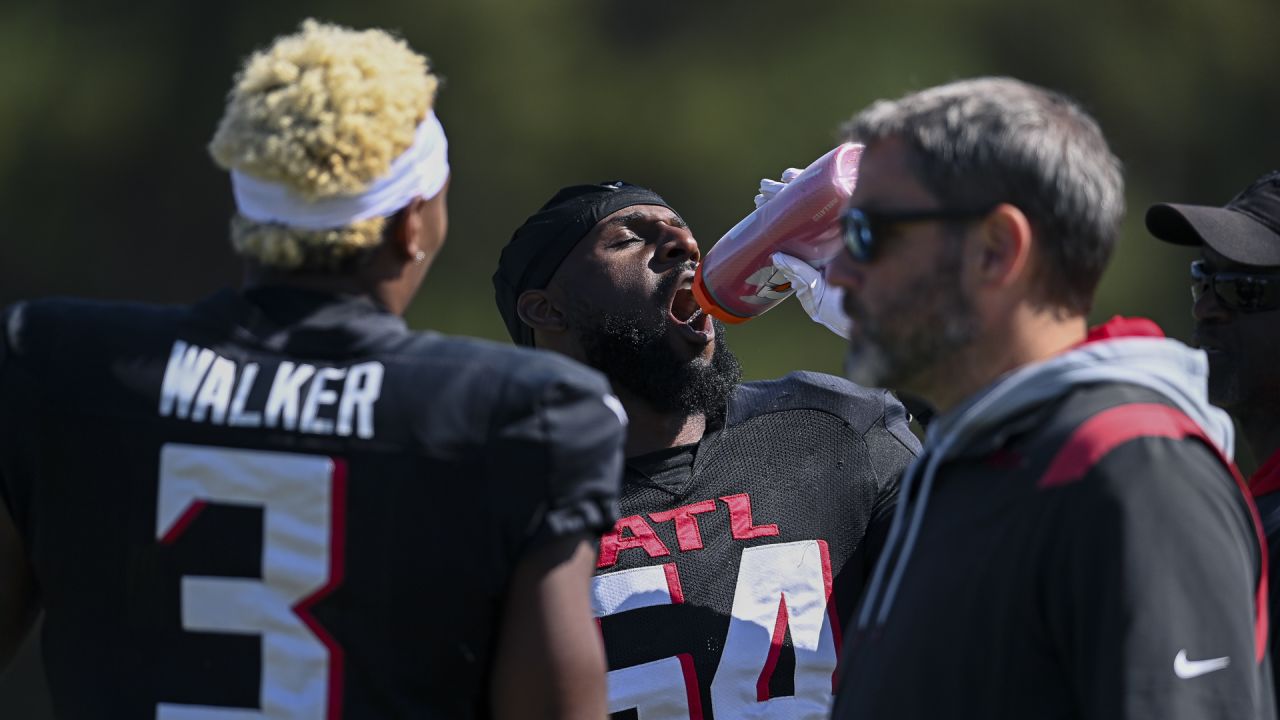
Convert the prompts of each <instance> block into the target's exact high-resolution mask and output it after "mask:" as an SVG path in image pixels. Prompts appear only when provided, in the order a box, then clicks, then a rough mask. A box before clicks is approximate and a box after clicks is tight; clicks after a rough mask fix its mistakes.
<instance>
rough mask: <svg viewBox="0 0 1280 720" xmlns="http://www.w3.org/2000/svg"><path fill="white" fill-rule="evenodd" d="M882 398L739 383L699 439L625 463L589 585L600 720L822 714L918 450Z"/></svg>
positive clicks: (783, 383)
mask: <svg viewBox="0 0 1280 720" xmlns="http://www.w3.org/2000/svg"><path fill="white" fill-rule="evenodd" d="M906 421H907V417H906V412H905V410H903V408H902V405H901V404H899V403H898V401H897V400H896V399H894V397H893V396H892V395H890V394H889V393H888V392H885V391H883V390H868V389H865V388H860V387H858V386H856V385H853V384H852V383H848V382H846V381H844V380H840V379H837V378H834V377H830V376H827V375H818V374H815V373H795V374H792V375H788V376H787V377H785V378H782V379H780V380H774V381H768V382H755V383H748V384H746V385H743V386H742V387H740V388H739V389H738V391H737V392H736V394H735V395H734V396H733V398H732V399H731V400H730V403H729V409H728V415H727V418H726V421H725V423H724V424H723V427H721V428H720V429H718V430H713V431H711V432H710V433H708V435H707V436H706V437H704V438H703V440H702V442H701V443H699V444H697V445H691V446H685V447H680V448H675V449H672V450H665V451H661V452H657V453H652V454H650V455H645V456H641V457H635V458H630V459H628V461H627V472H626V479H625V481H624V483H623V496H622V503H621V506H622V515H623V516H624V517H623V518H622V519H621V520H619V521H618V523H617V525H616V527H615V529H614V531H613V532H611V533H606V534H605V535H604V537H603V538H602V539H601V546H600V558H599V562H598V570H597V574H596V577H595V582H594V585H593V595H594V605H595V611H596V614H597V615H598V616H599V617H600V624H601V630H602V631H603V633H604V638H605V648H606V651H607V653H608V659H609V668H610V673H609V693H610V711H611V712H612V713H614V717H615V718H628V717H630V718H634V717H637V716H638V717H640V718H643V719H644V720H676V719H677V718H679V719H682V720H685V719H688V718H712V717H719V718H721V719H722V720H724V719H729V718H747V717H779V718H789V719H796V720H806V719H809V718H813V719H815V720H821V719H824V718H826V716H827V712H828V710H829V708H830V703H831V698H832V692H833V680H834V677H833V675H834V672H835V670H836V656H837V649H838V648H839V647H840V639H841V630H842V627H841V626H842V624H843V619H844V618H845V617H846V616H847V615H848V614H849V612H850V611H851V610H852V607H853V605H854V603H855V602H856V601H857V598H858V595H859V593H860V592H861V589H862V585H863V582H864V580H865V579H866V577H867V574H868V573H869V571H870V569H871V568H872V567H873V566H874V563H875V557H876V553H877V548H878V543H879V542H881V541H883V537H884V533H885V532H886V531H887V528H888V523H889V520H890V517H891V515H892V509H893V503H894V500H895V497H896V493H897V478H898V476H899V474H900V473H901V472H902V470H903V468H905V467H906V465H907V464H908V463H909V462H910V460H911V458H912V457H914V455H915V453H916V452H917V451H918V449H919V444H918V442H917V441H916V439H915V437H914V436H913V435H911V433H910V432H909V431H908V429H907V426H906Z"/></svg>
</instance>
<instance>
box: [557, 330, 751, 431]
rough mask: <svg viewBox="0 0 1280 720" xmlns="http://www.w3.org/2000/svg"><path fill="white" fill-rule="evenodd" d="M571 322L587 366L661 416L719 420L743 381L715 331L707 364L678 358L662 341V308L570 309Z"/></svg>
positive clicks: (664, 336)
mask: <svg viewBox="0 0 1280 720" xmlns="http://www.w3.org/2000/svg"><path fill="white" fill-rule="evenodd" d="M573 315H574V316H575V317H574V318H573V319H572V320H573V324H574V325H575V326H576V328H577V329H576V331H575V332H576V334H577V337H578V342H579V343H580V344H581V346H582V350H583V353H584V355H585V357H586V361H587V364H588V365H590V366H591V367H594V368H595V369H597V370H599V371H601V372H603V373H604V374H605V375H607V376H608V377H609V379H610V380H611V381H612V382H613V383H615V384H616V385H617V386H620V387H622V388H625V389H626V390H628V391H630V392H631V393H633V394H634V395H636V396H637V397H639V398H640V399H641V400H643V401H644V402H645V403H647V404H648V405H649V406H650V407H652V408H653V409H654V410H656V411H657V412H660V413H683V414H685V415H686V416H693V415H703V416H705V417H706V418H707V419H708V421H713V422H718V421H719V420H721V419H722V418H723V416H724V412H725V408H726V406H727V403H728V400H729V396H730V395H731V394H732V393H733V390H734V388H736V387H737V386H738V383H739V382H740V381H741V380H742V367H741V366H740V365H739V364H738V358H737V357H735V356H734V354H733V353H732V352H731V351H730V350H729V348H728V346H727V345H725V342H724V327H723V326H722V325H721V324H720V322H719V321H718V320H713V321H712V322H713V323H714V324H715V328H716V337H715V350H714V351H713V352H712V355H711V359H710V360H704V359H702V358H701V357H695V358H693V359H691V360H687V359H684V358H681V357H680V356H679V355H678V354H677V353H676V352H675V351H674V350H673V349H672V348H671V345H670V341H669V340H668V338H667V317H666V310H665V309H661V310H657V309H653V308H650V309H647V310H641V311H638V312H636V313H631V314H622V313H602V312H600V311H598V310H597V311H591V310H589V309H587V308H585V307H578V308H575V309H574V312H573Z"/></svg>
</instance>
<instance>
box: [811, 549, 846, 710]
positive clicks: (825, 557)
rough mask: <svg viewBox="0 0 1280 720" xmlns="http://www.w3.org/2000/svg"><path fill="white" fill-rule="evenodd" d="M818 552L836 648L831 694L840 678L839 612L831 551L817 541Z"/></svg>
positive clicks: (840, 640)
mask: <svg viewBox="0 0 1280 720" xmlns="http://www.w3.org/2000/svg"><path fill="white" fill-rule="evenodd" d="M817 542H818V550H819V551H820V552H821V553H822V587H823V590H824V591H826V594H827V618H828V619H829V620H830V621H831V639H832V640H833V641H834V642H835V646H836V669H835V671H834V672H832V673H831V692H833V693H834V692H835V691H836V680H837V679H838V678H839V677H840V648H841V644H842V639H841V636H842V635H843V633H842V632H841V631H840V610H839V609H838V608H837V607H836V596H835V590H834V589H833V586H834V583H833V582H832V572H831V551H830V550H828V549H827V541H826V540H819V541H817Z"/></svg>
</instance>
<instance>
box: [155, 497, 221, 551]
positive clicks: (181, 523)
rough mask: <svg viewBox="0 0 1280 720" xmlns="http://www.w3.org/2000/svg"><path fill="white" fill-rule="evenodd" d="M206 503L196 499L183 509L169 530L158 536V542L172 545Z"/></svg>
mask: <svg viewBox="0 0 1280 720" xmlns="http://www.w3.org/2000/svg"><path fill="white" fill-rule="evenodd" d="M208 504H209V503H208V502H206V501H204V500H196V501H195V502H193V503H191V504H190V505H188V506H187V509H186V510H183V511H182V515H180V516H179V517H178V519H177V521H176V522H174V523H173V526H172V527H170V528H169V532H167V533H165V534H164V537H162V538H160V544H161V545H172V544H173V543H174V542H175V541H176V540H177V539H178V538H179V537H181V536H182V533H184V532H186V531H187V528H188V527H190V526H191V523H192V522H194V521H195V519H196V516H197V515H199V514H200V511H202V510H204V509H205V507H206V506H208Z"/></svg>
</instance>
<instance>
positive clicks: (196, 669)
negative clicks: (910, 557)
mask: <svg viewBox="0 0 1280 720" xmlns="http://www.w3.org/2000/svg"><path fill="white" fill-rule="evenodd" d="M436 85H437V80H436V78H435V76H434V75H432V74H431V72H429V70H428V66H427V62H426V59H425V58H424V57H422V56H421V55H419V54H417V53H415V52H414V51H412V50H411V49H410V48H409V47H408V46H407V45H406V44H405V43H404V42H403V41H401V40H398V39H396V38H394V37H392V36H390V35H389V34H387V33H385V32H383V31H380V30H366V31H355V30H350V29H346V28H342V27H337V26H333V25H325V24H320V23H316V22H313V21H308V22H305V23H304V24H303V25H302V27H301V29H300V30H299V31H298V32H297V33H295V34H293V35H289V36H286V37H281V38H278V39H277V40H276V41H275V42H274V43H273V44H272V45H271V46H270V47H268V48H267V49H265V50H263V51H261V52H258V53H256V54H255V55H253V56H252V57H251V58H249V60H248V61H247V62H246V64H245V66H244V67H243V69H242V71H241V72H240V74H239V76H238V78H237V79H236V82H235V86H234V88H233V90H232V92H231V94H230V98H229V101H228V104H227V107H226V111H225V114H224V115H223V117H222V121H221V124H220V125H219V127H218V130H217V133H216V135H215V136H214V138H213V142H212V143H211V145H210V151H211V153H212V155H213V157H214V159H215V160H216V161H217V162H218V164H219V165H221V166H222V167H224V168H226V169H228V170H230V172H231V181H232V187H233V189H234V193H235V198H236V207H237V213H236V215H235V217H234V218H233V219H232V222H231V238H232V242H233V244H234V246H235V249H236V251H237V253H239V255H240V256H241V257H242V258H243V259H244V261H245V263H246V268H247V273H246V277H247V281H246V283H245V286H244V288H243V289H240V290H226V291H223V292H219V293H217V294H215V295H213V296H212V297H209V298H206V299H204V300H201V301H199V302H197V303H195V304H193V305H190V306H185V307H160V306H153V305H142V304H121V303H104V302H89V301H80V300H49V301H39V302H28V303H23V304H19V305H16V306H14V307H12V308H10V309H9V310H8V311H7V312H6V313H5V314H4V317H3V325H2V326H0V327H2V329H3V332H2V333H0V666H2V665H3V663H4V662H5V661H7V659H8V657H9V655H10V654H11V653H12V650H13V648H14V647H16V645H17V644H18V643H19V642H20V641H21V639H22V637H23V636H24V634H25V633H26V631H27V629H28V628H29V626H30V623H31V621H32V618H33V617H34V616H35V614H36V613H37V612H38V611H39V610H41V609H43V611H44V614H45V623H44V633H43V648H44V656H45V663H46V667H47V669H48V674H49V682H50V687H51V690H52V695H53V701H54V706H55V709H56V711H57V713H58V716H59V717H63V718H102V717H111V718H159V719H160V720H176V719H178V718H232V717H235V718H251V717H252V718H267V717H269V718H299V719H302V718H308V719H320V718H330V719H332V718H339V717H344V716H345V717H358V718H382V717H385V718H392V717H397V718H399V717H433V718H434V717H440V718H445V717H448V718H473V717H487V716H494V717H520V718H529V717H535V718H543V717H545V718H551V717H557V718H560V717H573V718H579V717H582V718H586V717H599V716H600V715H601V714H602V713H603V711H604V685H603V682H604V658H603V650H602V648H601V646H600V641H599V637H598V635H597V634H596V632H595V625H594V622H593V620H592V615H591V613H590V603H589V595H588V586H589V581H590V577H591V573H592V570H593V567H594V564H595V552H594V547H593V545H592V542H591V541H592V540H593V539H594V536H595V535H596V534H598V532H599V531H600V530H602V529H606V528H610V527H612V526H613V521H614V518H615V515H614V512H615V511H614V507H615V504H616V497H617V488H618V482H619V478H620V477H621V463H622V456H621V448H622V441H623V436H624V419H625V416H624V414H623V412H622V410H621V407H620V406H619V404H618V402H617V400H616V399H615V398H613V397H612V396H611V395H609V386H608V384H607V382H606V381H605V379H604V378H603V377H602V376H600V375H599V374H597V373H595V372H593V371H590V370H588V369H586V368H582V367H581V366H578V365H576V364H575V363H572V362H570V361H568V360H566V359H564V358H562V357H559V356H555V355H552V354H550V353H545V354H544V353H534V352H530V351H527V350H522V349H513V348H510V347H504V346H499V345H495V344H491V343H486V342H481V341H475V340H466V339H456V338H447V337H443V336H440V335H436V334H430V333H415V332H410V331H409V330H407V329H406V326H405V323H404V321H403V320H402V319H401V317H400V316H401V314H402V313H403V312H404V310H405V308H406V306H407V305H408V304H409V302H410V300H411V299H412V298H413V296H414V293H415V292H416V291H417V289H418V287H419V284H420V283H421V282H422V280H423V278H424V276H425V275H426V272H427V269H428V267H430V265H431V263H432V260H433V259H434V258H435V256H436V253H437V251H438V250H439V249H440V246H441V243H442V242H443V240H444V237H445V227H446V209H445V192H446V188H447V185H448V180H449V164H448V160H447V143H446V139H445V135H444V132H443V129H442V128H441V125H440V123H439V121H438V120H437V119H436V116H435V113H434V111H433V105H434V100H435V91H436Z"/></svg>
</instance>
